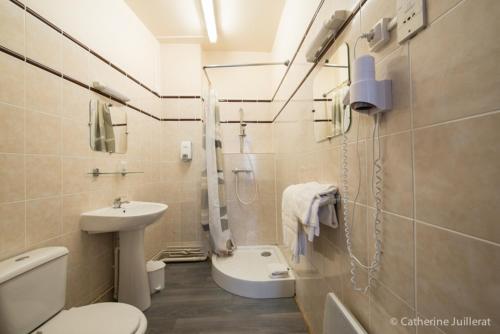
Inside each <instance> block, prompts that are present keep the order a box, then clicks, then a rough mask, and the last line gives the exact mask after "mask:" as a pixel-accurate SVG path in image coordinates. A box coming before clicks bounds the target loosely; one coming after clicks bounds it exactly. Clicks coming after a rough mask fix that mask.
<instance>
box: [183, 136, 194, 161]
mask: <svg viewBox="0 0 500 334" xmlns="http://www.w3.org/2000/svg"><path fill="white" fill-rule="evenodd" d="M181 159H182V161H191V159H193V145H192V143H191V142H190V141H189V140H185V141H181Z"/></svg>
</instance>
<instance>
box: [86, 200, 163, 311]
mask: <svg viewBox="0 0 500 334" xmlns="http://www.w3.org/2000/svg"><path fill="white" fill-rule="evenodd" d="M167 209H168V206H167V205H166V204H162V203H151V202H136V201H132V202H130V203H126V204H123V205H122V206H121V207H120V208H115V207H107V208H102V209H97V210H93V211H88V212H83V213H82V214H81V220H80V228H81V229H82V230H83V231H87V232H89V233H113V232H118V236H119V237H120V255H119V260H118V262H119V268H118V269H119V273H118V301H120V302H122V303H127V304H131V305H134V306H135V307H137V308H138V309H140V310H141V311H144V310H145V309H147V308H148V307H149V306H151V296H150V294H149V281H148V274H147V272H146V260H145V259H144V229H145V228H146V227H147V226H149V225H151V224H153V223H154V222H156V221H158V220H159V219H160V217H161V216H162V215H163V214H164V213H165V211H167Z"/></svg>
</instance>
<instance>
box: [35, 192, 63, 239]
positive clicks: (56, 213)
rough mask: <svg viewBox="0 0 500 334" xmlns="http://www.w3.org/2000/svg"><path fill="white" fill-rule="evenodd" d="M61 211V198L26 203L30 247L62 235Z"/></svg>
mask: <svg viewBox="0 0 500 334" xmlns="http://www.w3.org/2000/svg"><path fill="white" fill-rule="evenodd" d="M61 209H62V200H61V197H51V198H44V199H37V200H32V201H28V202H26V234H27V242H28V245H34V244H36V243H39V242H42V241H45V240H47V239H50V238H54V237H57V236H58V235H60V234H61V231H62V214H61V212H62V211H61Z"/></svg>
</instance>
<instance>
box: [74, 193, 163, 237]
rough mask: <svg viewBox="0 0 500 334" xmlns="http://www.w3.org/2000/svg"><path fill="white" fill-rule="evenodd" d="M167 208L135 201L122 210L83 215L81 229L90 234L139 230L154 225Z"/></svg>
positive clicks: (123, 205) (99, 210)
mask: <svg viewBox="0 0 500 334" xmlns="http://www.w3.org/2000/svg"><path fill="white" fill-rule="evenodd" d="M167 208H168V206H167V205H166V204H161V203H152V202H135V201H133V202H130V203H126V204H122V206H121V208H112V207H107V208H102V209H97V210H93V211H88V212H84V213H82V214H81V220H80V228H81V229H82V230H83V231H87V232H89V233H106V232H120V231H133V230H138V229H142V228H145V227H146V226H148V225H150V224H152V223H154V222H155V221H156V220H157V219H158V218H160V217H161V215H163V213H164V212H165V211H166V210H167Z"/></svg>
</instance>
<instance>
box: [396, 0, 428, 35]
mask: <svg viewBox="0 0 500 334" xmlns="http://www.w3.org/2000/svg"><path fill="white" fill-rule="evenodd" d="M397 11H398V42H399V43H400V44H401V43H403V42H404V41H406V40H408V39H410V38H412V37H413V36H415V35H416V34H417V33H418V32H419V31H420V30H422V29H424V28H425V26H426V23H427V19H426V16H427V15H426V8H425V0H398V2H397Z"/></svg>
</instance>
